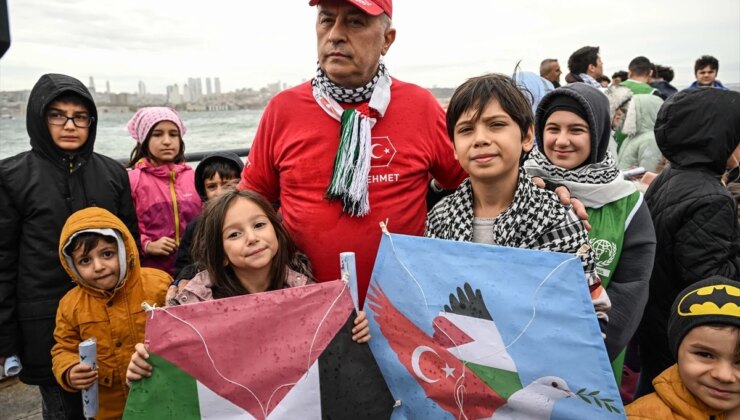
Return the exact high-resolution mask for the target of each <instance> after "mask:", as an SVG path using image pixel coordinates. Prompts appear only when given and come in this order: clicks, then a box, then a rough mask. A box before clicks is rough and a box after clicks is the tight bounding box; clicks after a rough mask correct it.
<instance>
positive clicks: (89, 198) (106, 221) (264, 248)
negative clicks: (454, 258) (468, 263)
mask: <svg viewBox="0 0 740 420" xmlns="http://www.w3.org/2000/svg"><path fill="white" fill-rule="evenodd" d="M309 3H310V5H311V6H317V19H316V37H317V50H318V68H317V70H316V74H315V76H314V77H313V79H311V80H310V81H308V82H305V83H303V84H301V85H298V86H296V87H293V88H291V89H288V90H286V91H283V92H281V93H280V94H278V95H276V96H275V97H274V98H273V99H272V100H271V101H270V103H269V104H268V106H267V108H266V109H265V111H264V113H263V115H262V118H261V121H260V124H259V127H258V129H257V132H256V134H255V138H254V142H253V144H252V148H251V151H250V153H249V156H248V157H247V159H246V162H242V160H241V159H240V158H239V157H238V156H236V155H233V154H230V153H224V152H217V153H213V154H212V155H210V156H208V157H206V158H205V159H203V160H202V161H201V162H200V163H199V164H198V165H197V167H196V168H195V170H193V169H192V168H191V167H190V166H189V165H187V164H186V163H185V161H184V160H185V157H184V156H185V143H184V138H185V135H186V125H185V122H183V121H182V119H181V118H180V116H179V114H178V113H177V112H176V111H175V110H173V109H171V108H167V107H146V108H142V109H140V110H139V111H138V112H136V114H135V115H134V116H133V117H132V119H131V120H130V121H129V123H128V131H129V133H130V135H131V137H132V139H133V140H134V146H133V150H132V153H131V158H130V161H129V163H128V165H126V167H127V168H128V170H127V169H126V168H124V166H122V165H121V164H119V163H117V162H116V161H114V160H112V159H110V158H108V157H105V156H103V155H100V154H97V153H95V152H94V150H93V149H94V143H95V138H96V128H97V123H98V118H99V116H98V112H97V108H96V106H95V103H94V101H93V98H92V96H91V94H90V92H89V91H88V90H87V88H86V87H85V86H84V85H83V84H82V83H81V82H80V81H79V80H77V79H75V78H73V77H70V76H66V75H60V74H47V75H44V76H42V77H41V79H40V80H39V81H38V82H37V83H36V85H35V86H34V88H33V90H32V91H31V94H30V98H29V103H28V112H27V130H28V134H29V136H30V142H31V150H29V151H27V152H23V153H21V154H18V155H16V156H13V157H10V158H6V159H4V160H2V161H0V204H1V206H0V232H2V235H0V365H2V364H3V363H2V362H4V361H5V359H6V358H8V357H11V356H16V357H19V359H20V360H21V362H22V365H23V369H22V371H21V373H20V378H21V380H22V381H23V382H25V383H27V384H31V385H37V386H38V387H39V390H40V393H41V397H42V401H43V416H44V418H45V419H78V418H83V415H82V402H81V398H80V393H79V392H78V391H79V390H82V389H85V388H87V387H89V386H90V385H91V384H92V383H94V382H95V381H97V382H98V384H99V386H100V388H99V392H100V410H99V413H98V418H101V419H102V418H120V417H121V416H122V413H123V408H124V405H125V401H126V395H127V392H128V386H129V383H130V381H137V380H141V379H142V378H144V377H147V376H150V375H151V371H152V367H151V366H150V365H149V363H148V362H147V358H148V353H147V349H146V346H145V345H144V344H143V341H144V324H145V313H144V310H143V309H142V307H141V302H144V301H145V302H147V303H149V304H150V305H155V304H156V305H158V306H164V305H183V304H189V303H192V302H199V301H204V300H212V299H221V298H225V297H231V296H240V295H245V294H252V293H261V292H265V291H269V290H277V289H282V288H288V287H298V286H303V285H306V284H310V283H314V282H323V281H329V280H334V279H337V278H339V277H340V273H339V264H338V258H337V256H338V255H339V253H340V252H342V251H347V250H350V251H353V252H355V254H356V258H357V279H358V285H359V294H360V296H359V300H360V306H362V302H363V301H364V299H365V293H366V291H367V287H368V284H369V281H370V274H371V271H372V266H373V262H374V260H375V256H376V252H377V248H378V245H379V242H380V236H381V232H380V230H379V229H378V223H379V222H381V221H388V228H389V229H390V230H391V231H392V232H394V233H403V234H408V235H417V236H427V237H432V238H440V239H447V240H455V241H470V242H478V243H486V244H495V245H503V246H511V247H519V248H531V249H541V250H549V251H557V252H564V253H571V254H574V255H577V256H578V257H579V258H580V261H581V263H582V266H583V270H584V280H585V282H586V287H588V289H589V292H590V295H591V298H592V301H593V306H594V312H595V317H596V319H597V320H598V323H599V326H600V327H601V333H602V336H603V338H604V342H605V349H606V353H607V354H608V357H609V360H610V361H611V362H612V367H613V372H614V376H613V377H607V378H604V380H605V381H616V383H617V385H618V386H621V389H622V391H623V393H622V397H623V400H624V402H625V403H629V402H632V400H633V398H639V399H638V400H637V401H636V402H634V403H632V404H631V405H628V406H627V414H628V416H629V417H630V418H646V419H647V418H650V419H653V418H655V419H658V418H660V419H662V418H672V417H671V416H673V417H675V418H716V419H721V418H728V419H731V418H740V309H739V308H740V306H739V305H740V283H738V282H737V281H738V280H740V225H739V224H738V220H740V218H739V217H738V214H740V213H738V209H737V203H736V201H735V198H734V197H733V195H732V193H731V192H730V190H732V189H730V190H728V185H732V184H733V183H737V182H738V178H740V93H738V92H735V91H731V90H728V89H727V88H725V87H724V86H723V85H722V84H721V83H720V82H719V81H718V80H717V72H718V69H719V63H718V61H717V59H715V58H714V57H711V56H702V57H700V58H699V59H698V60H697V61H696V64H695V75H696V81H695V82H694V83H692V85H691V86H689V87H688V88H686V89H683V90H680V91H679V90H678V89H676V88H675V87H673V86H672V85H671V84H670V83H671V81H672V79H673V76H674V74H673V70H672V69H671V68H670V67H666V66H662V65H657V64H654V63H652V62H651V61H650V60H649V59H648V58H646V57H644V56H639V57H636V58H635V59H633V60H632V61H631V62H630V63H629V65H628V71H626V72H625V71H619V72H616V73H614V75H613V76H612V78H611V80H610V79H609V78H608V77H606V76H605V75H604V63H603V62H602V60H601V57H600V54H599V48H598V47H590V46H587V47H583V48H580V49H578V50H576V51H575V52H574V53H573V54H572V55H571V56H570V57H569V59H568V62H567V66H568V73H567V74H566V76H565V83H564V84H563V85H562V86H561V85H560V76H561V73H562V71H561V70H560V65H559V63H558V60H557V59H552V58H548V59H545V60H544V61H542V63H541V66H540V71H539V75H537V74H534V73H528V72H520V71H518V70H517V71H516V72H515V74H514V75H503V74H488V75H483V76H479V77H474V78H471V79H469V80H468V81H466V82H465V83H463V84H462V85H461V86H459V87H458V88H457V89H456V90H455V93H454V94H453V96H452V98H451V100H450V103H449V104H448V106H447V109H446V111H445V110H443V109H442V107H440V105H439V104H438V102H437V100H436V99H435V98H434V97H432V95H431V94H430V93H429V92H428V91H427V90H425V89H422V88H420V87H418V86H416V85H414V84H411V83H406V82H403V81H400V80H398V79H396V78H394V77H392V75H391V70H390V69H389V68H388V67H386V66H385V64H384V63H383V60H382V57H383V56H384V55H385V54H386V53H387V52H388V50H389V49H390V48H391V46H392V45H393V42H394V40H395V38H396V29H395V28H394V27H393V25H392V15H393V9H392V2H391V1H390V0H372V1H369V0H363V1H359V0H311V1H310V2H309ZM376 148H378V151H380V150H385V153H377V152H376ZM390 149H393V150H394V153H393V154H391V153H390ZM492 269H495V267H493V268H492ZM720 292H721V293H720ZM692 296H693V297H696V296H701V299H703V302H706V303H705V304H702V305H700V306H701V307H696V306H686V305H684V303H685V301H686V300H687V299H689V298H690V297H692ZM694 300H695V301H696V299H694ZM353 334H354V336H353V337H352V339H353V340H354V341H356V342H358V343H360V344H363V343H366V342H367V341H368V340H370V335H369V329H368V321H367V319H365V314H364V312H362V311H359V312H358V314H357V318H356V319H355V327H354V330H353ZM93 336H94V337H96V339H97V346H98V356H99V359H98V366H97V369H92V368H91V367H90V366H87V365H85V364H82V363H80V362H79V357H78V352H77V346H78V345H79V343H80V342H82V341H83V340H85V339H87V338H89V337H93ZM358 345H359V344H358ZM576 351H577V350H576ZM638 374H639V381H637V380H636V375H638ZM636 382H637V384H636ZM635 386H636V389H634V387H635ZM677 396H678V398H677ZM640 397H642V398H640ZM680 416H683V417H680ZM701 416H703V417H701ZM710 416H715V417H710Z"/></svg>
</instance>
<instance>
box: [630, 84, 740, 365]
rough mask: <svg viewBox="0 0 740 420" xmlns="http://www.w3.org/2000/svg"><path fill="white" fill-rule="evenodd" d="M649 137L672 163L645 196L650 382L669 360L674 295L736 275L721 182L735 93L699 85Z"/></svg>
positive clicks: (736, 236) (738, 247) (669, 106)
mask: <svg viewBox="0 0 740 420" xmlns="http://www.w3.org/2000/svg"><path fill="white" fill-rule="evenodd" d="M655 139H656V140H657V142H658V147H659V148H660V151H661V152H662V153H663V155H664V156H665V157H666V158H667V159H668V161H669V162H670V165H669V166H668V167H666V169H664V170H663V172H662V173H661V174H660V175H659V176H658V177H657V178H656V179H655V180H654V181H653V182H652V183H651V184H650V187H649V188H648V190H647V192H646V194H645V200H646V201H647V203H648V207H650V213H651V215H652V218H653V224H654V226H655V235H656V239H657V248H656V252H655V264H654V266H653V272H652V276H651V278H650V293H649V298H648V303H647V306H646V308H645V313H644V315H643V318H642V322H641V323H640V328H639V330H638V334H639V337H640V344H641V345H640V359H641V362H642V369H643V372H645V374H647V375H650V376H649V377H650V378H655V377H656V376H657V375H658V374H660V373H661V372H662V371H663V370H665V369H666V368H668V367H669V366H671V365H672V364H673V363H675V359H674V357H673V355H672V354H671V352H670V350H669V349H668V338H667V332H666V331H667V325H668V317H669V314H670V311H671V305H672V303H673V300H674V299H675V298H676V296H677V295H678V293H679V292H680V291H681V290H682V289H683V288H685V287H686V286H688V285H690V284H692V283H694V282H696V281H698V280H701V279H704V278H707V277H709V276H712V275H721V276H725V277H727V278H730V279H733V280H738V278H740V227H739V226H738V220H737V217H736V213H735V202H734V200H733V198H732V196H731V195H730V193H729V192H728V191H727V189H726V188H725V187H724V186H723V185H722V183H721V181H720V177H721V176H722V174H723V173H724V171H725V166H726V163H727V159H728V158H729V156H730V155H731V154H732V152H733V150H735V147H736V146H737V145H738V143H740V93H738V92H733V91H727V90H720V89H714V88H704V89H696V90H684V91H681V92H679V93H677V94H675V95H673V96H671V97H670V98H669V99H668V100H667V101H666V102H665V103H664V104H663V106H662V107H661V109H660V111H659V112H658V119H657V121H656V123H655Z"/></svg>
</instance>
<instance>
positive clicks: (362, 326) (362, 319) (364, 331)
mask: <svg viewBox="0 0 740 420" xmlns="http://www.w3.org/2000/svg"><path fill="white" fill-rule="evenodd" d="M352 334H353V335H352V340H353V341H356V342H358V343H367V342H368V341H370V326H369V324H368V322H367V318H366V315H365V311H360V312H358V313H357V318H355V326H354V328H352Z"/></svg>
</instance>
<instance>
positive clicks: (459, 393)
mask: <svg viewBox="0 0 740 420" xmlns="http://www.w3.org/2000/svg"><path fill="white" fill-rule="evenodd" d="M385 226H386V225H385V223H384V222H380V227H381V229H382V230H383V234H385V235H386V236H387V237H388V240H389V241H390V243H391V249H392V250H393V256H394V257H395V258H396V261H398V263H399V264H400V265H401V267H403V269H404V270H405V271H406V273H407V274H408V275H409V277H411V279H412V280H413V281H414V283H416V287H417V288H418V289H419V291H420V292H421V296H422V298H423V299H424V308H425V310H426V311H427V317H429V318H432V316H431V313H430V311H429V301H428V300H427V296H426V293H424V288H423V287H422V286H421V283H419V281H418V280H417V279H416V277H415V276H414V275H413V273H411V270H409V269H408V267H406V264H404V263H403V261H401V259H400V258H399V257H398V252H396V246H395V244H394V243H393V237H392V236H391V234H390V232H388V230H387V229H386V228H385ZM434 319H435V318H432V325H436V326H437V327H439V328H437V331H440V332H441V333H442V334H444V335H445V336H446V337H447V339H448V340H450V342H451V343H452V344H453V345H454V346H455V347H457V342H455V340H454V339H453V338H452V337H450V336H449V335H448V334H447V333H446V332H445V331H444V329H443V328H442V327H441V326H439V325H438V324H437V322H436V321H435V320H434ZM458 360H459V361H460V363H461V364H462V368H461V369H460V377H459V378H458V379H457V381H455V389H454V390H453V394H452V396H453V398H454V400H455V404H456V405H457V407H458V408H459V409H460V414H461V415H462V416H463V417H464V418H465V420H467V416H466V415H465V412H464V411H463V403H464V401H463V395H464V394H465V385H464V384H461V383H460V381H462V380H464V379H465V367H466V366H467V362H466V361H465V360H460V359H458Z"/></svg>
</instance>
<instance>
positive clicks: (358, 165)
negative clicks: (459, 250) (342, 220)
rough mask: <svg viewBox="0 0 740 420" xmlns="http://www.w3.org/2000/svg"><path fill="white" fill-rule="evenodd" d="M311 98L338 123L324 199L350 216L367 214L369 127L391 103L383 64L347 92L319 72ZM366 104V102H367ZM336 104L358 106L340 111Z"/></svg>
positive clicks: (319, 70) (368, 201)
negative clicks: (336, 201)
mask: <svg viewBox="0 0 740 420" xmlns="http://www.w3.org/2000/svg"><path fill="white" fill-rule="evenodd" d="M311 86H312V91H313V97H314V99H315V100H316V102H317V103H318V104H319V106H321V108H322V109H323V110H324V111H326V113H327V114H329V115H330V116H331V117H332V118H334V119H336V120H337V121H339V122H340V124H341V129H340V134H339V147H338V149H337V155H336V157H335V158H334V170H333V172H332V176H331V180H330V181H329V186H328V187H327V189H326V197H327V198H328V199H330V200H333V199H341V200H342V204H343V206H342V211H344V212H345V213H347V214H349V215H350V216H353V217H363V216H366V215H367V214H368V213H370V200H369V194H368V181H367V180H368V175H369V174H370V157H371V144H370V140H371V138H372V134H371V131H372V128H373V126H374V125H375V123H376V122H377V119H378V118H381V117H383V115H385V111H386V109H387V108H388V104H389V103H390V101H391V78H390V76H389V75H388V71H387V70H386V68H385V66H384V65H383V63H381V64H380V66H379V67H378V72H377V73H376V74H375V77H373V79H372V80H371V81H370V82H368V83H367V84H366V85H365V86H361V87H359V88H355V89H348V88H344V87H341V86H338V85H337V84H335V83H334V82H332V81H331V80H329V77H328V76H327V75H326V73H324V71H323V70H321V67H319V68H318V70H317V71H316V76H315V77H314V78H313V80H312V81H311ZM368 101H369V102H368ZM339 102H343V103H361V105H359V106H358V107H356V108H348V109H346V110H345V109H343V108H342V107H341V106H340V105H339Z"/></svg>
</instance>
